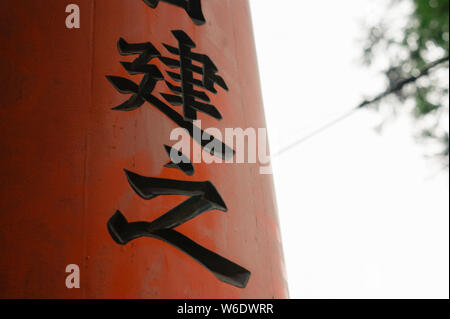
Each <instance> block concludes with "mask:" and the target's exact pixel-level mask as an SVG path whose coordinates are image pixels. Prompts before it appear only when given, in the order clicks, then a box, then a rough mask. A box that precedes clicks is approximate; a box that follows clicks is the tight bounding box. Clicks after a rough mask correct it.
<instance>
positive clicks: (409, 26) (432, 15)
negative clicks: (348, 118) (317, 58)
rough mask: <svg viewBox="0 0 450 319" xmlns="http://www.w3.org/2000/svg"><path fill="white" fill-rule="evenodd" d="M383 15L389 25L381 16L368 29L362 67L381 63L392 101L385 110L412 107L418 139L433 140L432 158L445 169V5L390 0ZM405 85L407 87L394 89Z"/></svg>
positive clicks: (443, 1) (444, 0) (443, 0)
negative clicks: (417, 129)
mask: <svg viewBox="0 0 450 319" xmlns="http://www.w3.org/2000/svg"><path fill="white" fill-rule="evenodd" d="M387 10H388V11H389V12H390V13H392V12H394V14H393V16H394V18H393V19H391V20H389V18H387V17H388V16H389V14H388V13H389V12H387V13H386V17H384V18H383V19H382V21H380V22H379V23H377V24H376V25H374V26H371V27H370V28H369V34H368V37H367V43H366V45H365V48H364V60H365V62H366V63H367V64H368V65H373V64H375V63H376V62H377V61H379V60H380V59H384V60H387V62H386V63H385V65H386V66H387V67H386V68H385V70H384V74H385V76H386V79H387V82H388V85H389V87H388V88H387V90H391V91H392V93H394V95H395V97H396V100H395V101H392V100H390V101H389V103H390V106H391V107H393V106H394V107H396V106H398V105H406V104H407V102H412V103H411V104H413V105H414V107H413V115H414V117H415V119H416V120H417V124H418V127H419V131H420V134H419V136H420V137H421V138H422V141H427V142H432V144H435V145H437V143H436V141H438V142H439V143H438V144H439V145H440V150H439V152H437V153H438V154H437V155H438V156H439V158H441V159H442V160H443V161H444V162H445V163H446V165H448V158H449V131H448V108H449V102H448V97H449V89H448V67H449V65H448V60H449V59H448V56H449V0H391V3H390V6H389V7H388V9H387ZM405 10H406V11H408V14H407V15H406V16H404V17H403V20H404V21H403V22H402V19H399V17H401V13H402V12H405ZM405 81H406V82H407V83H408V85H405V86H403V85H399V83H400V84H401V83H403V82H405ZM397 88H398V89H397ZM377 102H380V101H377ZM393 104H395V105H393ZM376 106H377V107H379V106H380V105H379V103H376Z"/></svg>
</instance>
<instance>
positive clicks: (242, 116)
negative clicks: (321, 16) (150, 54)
mask: <svg viewBox="0 0 450 319" xmlns="http://www.w3.org/2000/svg"><path fill="white" fill-rule="evenodd" d="M69 3H77V4H78V5H79V6H80V9H81V28H80V29H72V30H69V29H67V28H66V27H65V19H66V16H67V13H65V7H66V6H67V5H68V4H69ZM203 11H204V14H205V17H206V20H207V24H205V25H204V26H196V25H195V24H194V23H192V20H190V19H189V17H188V16H187V14H186V13H185V12H184V11H183V10H182V9H180V8H176V7H174V6H171V5H168V4H165V3H161V4H160V5H159V6H158V8H157V9H150V8H148V7H147V6H146V5H145V4H144V3H143V1H140V0H133V1H131V0H95V1H94V0H77V1H71V2H68V1H62V0H46V1H45V3H43V2H42V1H32V0H29V1H23V0H22V1H16V0H2V1H0V13H1V16H2V19H0V30H1V33H0V37H1V41H0V75H1V78H0V81H1V85H0V87H1V88H2V94H1V97H0V176H1V180H2V183H1V185H0V297H2V298H5V297H8V298H16V297H20V298H23V297H25V298H36V297H39V298H53V297H57V298H285V297H287V288H286V287H287V285H286V281H285V275H284V272H283V269H284V265H283V256H282V250H281V243H280V234H279V228H278V220H277V210H276V203H275V196H274V189H273V183H272V178H271V176H267V175H260V174H259V166H258V165H257V164H239V165H238V164H234V165H224V164H213V165H206V164H195V165H196V166H195V168H196V174H195V175H194V177H192V178H191V177H186V176H184V175H183V174H182V173H180V172H179V171H177V170H171V169H167V168H164V167H163V165H164V164H166V163H167V162H168V157H167V154H166V152H165V151H164V148H163V145H164V144H168V145H172V144H173V143H171V142H170V140H169V133H170V131H171V130H172V129H173V128H174V127H175V126H174V125H173V123H172V122H171V121H170V120H168V119H167V118H166V117H165V116H164V115H163V114H161V113H160V112H158V111H157V110H156V109H155V108H154V107H152V106H151V105H149V104H148V103H147V104H146V105H145V106H143V107H141V108H140V109H138V110H136V111H134V112H114V111H111V107H113V106H116V105H118V104H120V103H121V102H123V101H124V100H125V98H126V97H125V96H123V95H120V94H118V92H117V91H115V90H114V88H113V87H112V86H111V85H110V83H108V81H107V80H106V79H105V75H118V76H124V77H128V78H129V76H128V75H127V74H126V72H125V70H123V68H122V67H121V65H120V63H119V61H122V60H124V58H123V57H121V56H120V55H119V53H118V51H117V46H116V44H117V41H118V39H119V38H120V37H124V38H125V39H126V40H127V41H129V42H145V41H151V42H152V43H153V44H154V45H155V46H156V47H157V48H158V49H159V50H160V51H161V52H164V49H163V47H162V43H163V42H164V43H169V44H176V42H175V39H174V38H173V36H172V35H171V32H170V31H171V30H175V29H182V30H184V31H185V32H187V33H188V34H189V35H190V36H191V37H192V38H193V39H194V41H195V42H196V43H197V49H196V51H199V52H203V53H205V54H208V55H209V56H210V57H211V58H212V60H213V61H214V62H215V64H216V65H217V66H218V67H219V70H220V74H221V75H222V76H223V77H224V79H225V81H226V82H227V84H228V86H229V87H230V91H229V92H225V91H223V90H220V91H219V94H218V95H217V96H212V98H213V104H214V105H216V106H217V107H218V109H219V110H220V111H221V113H222V115H223V118H224V119H223V120H222V121H220V122H218V121H216V120H214V119H212V118H209V117H207V116H202V115H201V116H200V117H201V119H202V122H203V123H202V126H203V127H204V128H205V127H210V126H212V127H218V128H220V129H224V128H226V127H242V128H247V127H255V128H259V127H265V119H264V113H263V104H262V98H261V93H260V83H259V75H258V71H257V63H256V55H255V47H254V39H253V34H252V26H251V19H250V12H249V5H248V2H247V0H204V1H203ZM125 59H126V58H125ZM161 69H164V68H163V67H162V66H161ZM162 90H167V89H165V88H164V86H163V85H162V84H158V87H157V90H155V92H160V91H162ZM124 168H127V169H130V170H133V171H135V172H136V173H140V174H142V175H145V176H152V177H164V178H173V179H186V180H193V179H195V180H202V181H203V180H211V181H212V182H213V183H214V185H215V186H216V187H217V189H218V190H219V192H220V194H221V195H222V197H223V199H224V200H225V202H226V204H227V206H228V208H229V212H228V213H221V212H217V211H213V212H209V213H206V214H203V215H201V216H200V217H199V218H196V219H194V220H192V221H190V222H189V223H187V224H185V225H183V226H181V227H179V229H178V230H179V231H180V232H182V233H184V234H185V235H187V236H189V237H191V238H192V239H193V240H195V241H197V242H198V243H200V244H201V245H203V246H205V247H207V248H208V249H211V250H212V251H215V252H217V253H219V254H220V255H222V256H224V257H226V258H228V259H230V260H232V261H234V262H236V263H238V264H239V265H241V266H243V267H245V268H247V269H249V270H250V271H251V272H252V277H251V279H250V282H249V284H248V286H247V288H245V289H238V288H235V287H232V286H229V285H227V284H224V283H222V282H220V281H218V280H217V279H216V278H215V277H214V276H213V275H212V274H211V273H209V272H208V271H207V270H205V269H204V268H203V267H202V266H200V265H199V264H197V263H196V262H195V261H193V260H192V259H190V258H189V257H187V256H186V255H185V254H183V253H181V252H179V251H178V250H176V249H174V248H173V247H171V246H169V245H167V244H165V243H163V242H160V241H157V240H152V239H140V240H137V241H135V242H132V243H130V244H128V245H127V246H119V245H117V244H116V243H115V242H114V241H113V240H112V239H111V237H110V235H109V234H108V231H107V229H106V223H107V221H108V219H109V218H110V217H111V216H112V214H113V213H114V212H115V211H116V210H117V209H120V210H121V211H122V212H124V214H125V215H126V216H127V217H128V218H129V219H130V220H131V219H132V221H138V220H152V219H154V218H155V217H158V216H159V215H161V214H162V212H166V211H167V210H168V209H170V208H171V207H173V206H175V205H177V204H179V202H180V199H182V197H178V196H172V197H167V196H163V197H159V198H156V199H154V200H152V201H144V200H142V199H141V198H139V197H138V196H137V195H136V194H135V193H134V192H133V190H132V189H131V188H130V187H129V185H128V183H127V181H126V178H125V175H124V173H123V169H124ZM68 264H78V265H79V266H80V268H81V288H80V289H67V288H66V286H65V278H66V276H67V274H66V273H65V268H66V265H68Z"/></svg>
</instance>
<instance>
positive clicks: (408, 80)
mask: <svg viewBox="0 0 450 319" xmlns="http://www.w3.org/2000/svg"><path fill="white" fill-rule="evenodd" d="M449 59H450V57H449V56H448V55H447V56H446V57H443V58H441V59H439V60H436V61H434V62H432V63H430V64H428V65H427V66H425V67H424V68H423V69H422V70H421V71H420V72H419V74H418V75H414V76H411V77H409V78H406V79H404V80H402V81H399V82H398V83H397V84H395V85H393V86H391V87H390V88H389V89H388V90H386V91H384V92H383V93H381V94H379V95H377V96H375V97H374V98H373V99H371V100H365V101H363V102H362V103H361V104H360V105H358V106H357V107H356V108H353V109H351V110H349V111H347V112H346V113H344V114H343V115H341V116H340V117H338V118H337V119H334V120H333V121H331V122H329V123H327V124H325V125H324V126H322V127H319V128H318V129H316V130H314V131H312V132H311V133H309V134H308V135H306V136H304V137H302V138H300V139H298V140H297V141H295V142H293V143H292V144H290V145H288V146H286V147H284V148H282V149H281V150H279V151H278V152H277V153H275V154H274V155H273V156H272V158H274V157H278V156H281V155H283V154H285V153H287V152H289V151H290V150H292V149H293V148H295V147H297V146H298V145H300V144H303V143H305V142H306V141H308V140H310V139H311V138H313V137H315V136H317V135H319V134H321V133H323V132H324V131H326V130H328V129H330V128H332V127H333V126H335V125H337V124H339V123H340V122H342V121H344V120H346V119H347V118H349V117H350V116H352V115H353V114H355V113H356V112H357V111H359V110H361V109H363V108H365V107H367V106H369V105H371V104H373V103H376V102H379V101H380V100H382V99H383V98H385V97H386V96H388V95H391V94H393V93H395V92H398V91H400V90H401V89H403V87H404V86H406V85H407V84H410V83H413V82H415V81H417V80H418V79H420V78H421V77H423V76H426V75H428V74H429V72H430V71H431V70H432V69H434V68H435V67H437V66H439V65H441V64H443V63H446V62H448V61H449Z"/></svg>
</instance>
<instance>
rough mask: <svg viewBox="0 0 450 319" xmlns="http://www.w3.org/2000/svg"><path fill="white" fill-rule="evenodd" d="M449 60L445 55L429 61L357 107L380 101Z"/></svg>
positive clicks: (449, 57)
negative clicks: (413, 74) (416, 73)
mask: <svg viewBox="0 0 450 319" xmlns="http://www.w3.org/2000/svg"><path fill="white" fill-rule="evenodd" d="M449 60H450V56H448V55H447V56H446V57H443V58H441V59H439V60H436V61H434V62H431V63H430V64H428V65H427V66H425V67H424V68H423V69H422V70H420V73H419V74H418V75H416V76H411V77H409V78H406V79H404V80H402V81H399V82H398V83H397V84H396V85H394V86H392V87H391V88H389V89H388V90H386V91H385V92H383V93H381V94H379V95H377V96H376V97H374V98H373V99H371V100H365V101H363V102H362V103H361V104H360V105H358V107H357V108H358V109H360V108H363V107H366V106H368V105H370V104H373V103H376V102H378V101H380V100H381V99H383V98H385V97H386V96H388V95H391V94H393V93H395V92H398V91H400V90H401V89H403V87H405V85H407V84H410V83H413V82H416V81H417V80H418V79H420V78H421V77H423V76H425V75H428V73H429V72H430V71H431V70H432V69H434V68H435V67H437V66H439V65H441V64H443V63H446V62H448V61H449Z"/></svg>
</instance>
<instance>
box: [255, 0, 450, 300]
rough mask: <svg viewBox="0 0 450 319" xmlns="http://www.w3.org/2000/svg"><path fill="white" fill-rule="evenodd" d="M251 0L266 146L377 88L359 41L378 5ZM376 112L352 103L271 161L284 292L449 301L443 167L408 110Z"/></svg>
mask: <svg viewBox="0 0 450 319" xmlns="http://www.w3.org/2000/svg"><path fill="white" fill-rule="evenodd" d="M250 2H251V7H252V14H253V22H254V26H255V36H256V43H257V49H258V59H259V65H260V72H261V78H262V90H263V94H264V101H265V109H266V117H267V122H268V128H269V135H270V139H271V140H270V143H271V150H272V153H276V151H277V150H280V149H281V148H282V147H284V146H286V145H289V144H290V143H291V142H293V141H294V140H296V139H298V138H300V137H302V136H304V135H306V134H307V133H309V132H311V131H312V130H313V129H315V128H317V127H319V126H321V125H323V124H324V123H326V122H327V121H329V120H332V119H334V118H336V117H337V116H339V115H341V114H342V113H344V112H345V111H347V110H349V109H350V108H352V107H354V106H356V105H357V104H359V103H360V102H361V100H362V98H363V96H365V95H367V94H368V95H370V94H375V93H378V92H380V91H381V90H382V89H383V81H382V80H381V78H380V77H379V76H377V74H376V73H373V72H372V73H371V72H368V71H367V69H365V68H363V67H361V66H360V65H359V64H358V58H359V57H360V54H361V50H362V49H361V44H360V43H358V41H357V40H358V39H360V38H361V37H362V36H363V30H362V28H361V21H362V20H363V19H366V20H367V19H375V18H376V17H377V12H378V13H379V12H382V9H383V7H382V6H381V5H380V3H381V2H382V1H373V0H344V1H336V0H323V1H299V0H276V1H273V0H250ZM380 120H381V117H380V116H378V115H377V114H376V113H373V112H370V111H361V112H360V113H358V114H356V115H354V116H353V117H351V118H350V119H348V120H346V121H345V122H343V123H341V124H339V125H338V126H336V127H334V128H332V129H330V130H328V131H327V132H325V133H323V134H321V135H319V136H317V137H315V138H313V139H311V140H310V141H308V142H306V143H304V144H302V145H299V146H297V147H296V148H295V149H294V150H292V151H291V152H289V153H286V154H284V155H282V156H280V157H278V158H276V159H274V161H273V166H274V178H275V186H276V191H277V197H278V198H277V199H278V207H279V214H280V222H281V231H282V236H283V243H284V250H285V258H286V264H287V271H288V281H289V286H290V287H289V288H290V293H291V297H292V298H448V297H449V195H448V192H449V179H448V172H443V173H440V174H437V175H436V173H437V172H438V171H439V168H438V167H437V166H434V165H433V162H430V161H429V160H426V159H424V157H423V152H424V150H423V149H422V148H421V146H420V145H417V144H416V143H415V141H414V140H413V138H412V127H411V124H410V123H409V120H408V119H407V118H405V119H403V120H398V121H397V122H395V123H394V124H391V125H388V126H387V128H386V130H385V131H384V133H383V134H382V135H379V134H377V133H376V132H375V130H374V127H375V126H376V125H377V124H379V122H380ZM431 177H433V178H431Z"/></svg>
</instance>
